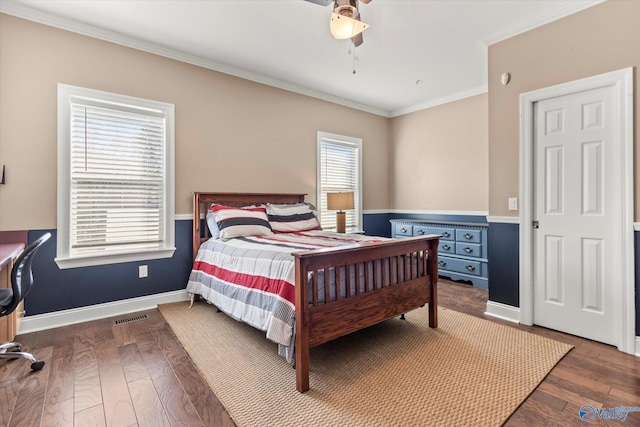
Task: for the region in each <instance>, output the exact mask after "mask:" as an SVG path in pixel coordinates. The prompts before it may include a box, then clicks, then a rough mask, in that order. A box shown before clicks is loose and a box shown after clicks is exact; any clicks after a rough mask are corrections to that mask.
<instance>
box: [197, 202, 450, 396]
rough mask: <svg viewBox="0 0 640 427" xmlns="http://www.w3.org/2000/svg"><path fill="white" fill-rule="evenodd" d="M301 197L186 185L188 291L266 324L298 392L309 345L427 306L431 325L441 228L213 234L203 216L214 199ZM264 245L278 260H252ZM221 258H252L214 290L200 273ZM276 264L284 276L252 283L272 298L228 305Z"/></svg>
mask: <svg viewBox="0 0 640 427" xmlns="http://www.w3.org/2000/svg"><path fill="white" fill-rule="evenodd" d="M304 197H305V195H304V194H280V193H205V192H196V193H194V199H193V203H194V204H193V255H194V266H193V269H192V272H191V275H190V279H189V283H188V284H187V291H188V292H189V293H190V294H192V295H195V296H196V297H202V298H203V299H205V300H207V301H208V302H210V303H212V304H214V305H216V306H218V308H219V309H220V310H221V311H224V312H226V313H227V314H229V315H231V316H232V317H234V318H236V319H237V320H240V321H243V322H246V323H249V324H252V325H253V326H255V327H258V328H260V329H262V330H265V331H266V332H267V338H269V339H271V340H273V341H274V342H278V344H279V353H281V354H282V355H283V356H285V357H287V359H288V360H290V359H292V360H293V361H294V362H295V363H294V365H295V369H296V389H297V390H298V391H299V392H301V393H303V392H305V391H307V390H309V362H310V360H309V350H310V349H311V348H313V347H316V346H318V345H320V344H323V343H325V342H328V341H331V340H333V339H336V338H338V337H341V336H344V335H347V334H349V333H352V332H355V331H357V330H359V329H362V328H365V327H368V326H371V325H374V324H376V323H379V322H382V321H384V320H387V319H389V318H392V317H395V316H399V315H404V313H406V312H408V311H411V310H413V309H416V308H418V307H421V306H423V305H425V304H428V305H429V326H430V327H432V328H436V327H437V325H438V313H437V292H436V291H437V280H438V279H437V278H438V252H437V250H438V240H439V236H435V235H434V236H421V237H412V238H404V239H386V238H371V237H366V236H360V235H357V234H352V235H349V234H338V233H331V232H326V233H325V232H321V231H315V230H311V231H305V232H297V233H279V234H273V235H267V236H249V237H247V236H244V237H239V238H232V239H228V240H226V241H225V242H221V241H220V239H211V234H210V231H209V228H208V227H207V226H206V221H204V220H203V218H205V216H206V213H207V212H208V211H209V210H210V208H211V206H212V205H214V206H217V205H223V206H229V207H233V208H238V209H240V208H242V209H249V210H251V209H252V208H251V206H262V205H267V204H271V205H277V206H289V205H291V206H294V205H300V204H302V203H304ZM318 239H320V243H317V241H318ZM323 239H324V240H323ZM266 243H271V244H272V245H271V246H270V245H266ZM225 251H226V252H225ZM269 253H273V256H274V257H275V258H276V259H277V260H278V261H277V262H279V263H280V264H281V265H280V264H279V265H278V267H277V268H274V267H265V263H266V261H265V260H264V259H263V258H260V259H259V260H257V259H256V258H257V257H258V255H256V254H260V257H262V256H263V254H264V256H265V257H268V256H270V255H269ZM243 254H250V255H249V258H251V259H249V260H244V259H241V258H240V256H244V255H243ZM225 260H226V261H225ZM283 260H285V261H286V262H285V261H283ZM229 262H230V263H234V264H235V263H241V264H245V263H247V264H250V263H254V264H255V265H256V266H254V267H252V268H254V269H255V270H254V271H253V273H252V274H253V275H252V276H250V275H243V274H235V273H234V274H233V275H231V276H225V277H224V280H222V281H221V283H223V284H224V285H225V286H223V287H221V288H220V287H215V289H213V286H214V285H215V284H214V285H212V284H211V283H210V282H208V281H207V280H209V279H207V277H208V278H210V277H211V276H214V275H215V274H214V273H212V271H213V270H214V269H224V270H228V269H226V267H227V266H222V265H216V263H218V264H225V263H229ZM269 262H271V261H269ZM258 264H259V266H258ZM252 265H253V264H252ZM269 265H270V264H269ZM265 268H267V269H268V270H265ZM274 270H277V271H278V272H279V273H278V274H282V275H283V276H282V277H280V276H278V277H277V278H276V279H277V280H276V279H274V280H273V281H272V282H270V283H269V285H268V286H272V285H273V283H275V281H277V282H278V283H280V285H279V287H278V290H273V289H272V288H270V289H271V290H267V291H265V289H266V288H267V287H265V289H258V290H255V293H256V294H259V295H258V297H259V298H263V297H264V296H265V295H267V296H268V297H269V298H271V300H273V301H275V304H274V305H273V306H270V307H271V308H269V309H266V308H265V307H262V306H261V307H259V309H254V310H253V311H252V310H249V309H248V308H250V307H254V306H256V305H259V304H254V303H253V302H252V301H249V302H247V301H245V304H244V305H242V304H241V306H240V308H239V309H233V308H229V307H232V306H228V307H227V305H226V301H227V300H228V299H230V298H232V295H231V294H234V295H235V294H237V293H238V289H240V290H241V292H242V293H243V294H244V293H245V291H246V290H247V288H251V289H249V291H253V290H254V289H253V288H255V285H254V284H253V282H254V279H256V278H258V279H259V281H260V283H262V282H264V280H263V279H264V278H263V277H261V276H263V274H262V272H263V271H269V272H272V271H274ZM280 270H286V271H285V272H284V273H280ZM216 271H217V270H216ZM270 274H271V273H265V274H264V275H265V276H269V275H270ZM258 276H260V277H258ZM274 277H275V276H274ZM215 281H216V282H220V281H219V280H217V279H216V280H215ZM242 281H246V282H250V281H251V282H252V284H250V285H249V284H248V283H247V284H245V283H242ZM230 282H238V283H230ZM236 285H239V286H236ZM245 285H246V286H245ZM222 288H225V289H226V288H228V289H231V291H229V292H228V294H224V293H225V292H227V291H224V290H223V289H222ZM234 304H235V303H234ZM270 304H271V303H270ZM269 311H271V312H274V313H275V314H274V313H269ZM262 317H264V318H262ZM265 322H266V323H265ZM273 324H275V327H274V330H271V328H272V327H273ZM287 340H288V342H287ZM293 349H295V352H294V351H292V350H293ZM281 350H282V351H281Z"/></svg>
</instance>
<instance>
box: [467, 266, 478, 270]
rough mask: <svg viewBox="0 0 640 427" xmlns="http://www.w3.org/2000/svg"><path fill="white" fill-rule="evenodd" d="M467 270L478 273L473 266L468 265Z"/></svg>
mask: <svg viewBox="0 0 640 427" xmlns="http://www.w3.org/2000/svg"><path fill="white" fill-rule="evenodd" d="M467 270H469V271H476V268H475V267H474V266H473V265H467Z"/></svg>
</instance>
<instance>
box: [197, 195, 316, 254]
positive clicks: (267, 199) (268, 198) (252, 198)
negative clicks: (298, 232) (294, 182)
mask: <svg viewBox="0 0 640 427" xmlns="http://www.w3.org/2000/svg"><path fill="white" fill-rule="evenodd" d="M304 196H306V194H288V193H204V192H195V193H193V259H194V260H195V258H196V255H197V253H198V248H199V247H200V245H201V244H202V242H204V241H205V240H207V239H208V238H209V237H211V235H210V233H209V229H208V228H207V226H206V224H204V226H201V224H200V220H201V218H203V216H204V215H205V214H206V212H207V210H208V209H209V206H211V204H212V203H217V204H220V205H226V206H233V207H241V206H248V205H261V204H266V203H280V204H294V203H301V202H304Z"/></svg>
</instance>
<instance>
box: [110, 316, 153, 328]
mask: <svg viewBox="0 0 640 427" xmlns="http://www.w3.org/2000/svg"><path fill="white" fill-rule="evenodd" d="M148 318H149V315H148V314H138V315H137V316H131V317H125V318H124V319H118V320H116V321H114V322H113V324H114V326H116V325H122V324H124V323H131V322H137V321H138V320H144V319H148Z"/></svg>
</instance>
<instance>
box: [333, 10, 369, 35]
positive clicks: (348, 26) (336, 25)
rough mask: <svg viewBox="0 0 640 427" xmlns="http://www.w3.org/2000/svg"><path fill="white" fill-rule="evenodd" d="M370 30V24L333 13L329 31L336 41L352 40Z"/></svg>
mask: <svg viewBox="0 0 640 427" xmlns="http://www.w3.org/2000/svg"><path fill="white" fill-rule="evenodd" d="M367 28H369V24H365V23H364V22H361V21H358V20H357V19H353V18H351V17H348V16H344V15H340V14H338V13H335V12H333V13H332V14H331V23H330V24H329V29H330V30H331V35H332V36H333V37H334V38H336V39H350V38H351V37H353V36H356V35H358V34H360V33H361V32H363V31H364V30H366V29H367Z"/></svg>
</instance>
